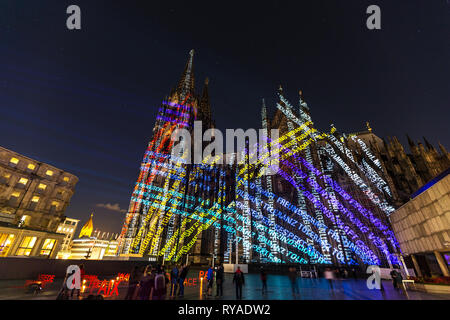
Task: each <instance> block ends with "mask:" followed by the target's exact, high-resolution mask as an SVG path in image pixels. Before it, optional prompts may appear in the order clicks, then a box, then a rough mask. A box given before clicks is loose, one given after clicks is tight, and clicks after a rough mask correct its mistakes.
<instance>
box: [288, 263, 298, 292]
mask: <svg viewBox="0 0 450 320" xmlns="http://www.w3.org/2000/svg"><path fill="white" fill-rule="evenodd" d="M297 276H298V275H297V269H296V268H295V267H290V268H289V272H288V277H289V281H290V282H291V289H292V295H293V296H295V295H296V294H300V292H299V290H298V283H297Z"/></svg>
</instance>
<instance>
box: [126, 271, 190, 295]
mask: <svg viewBox="0 0 450 320" xmlns="http://www.w3.org/2000/svg"><path fill="white" fill-rule="evenodd" d="M188 270H189V267H188V266H187V265H181V266H177V265H175V266H173V268H172V269H171V270H170V272H165V270H164V268H163V267H162V266H161V265H158V266H156V267H153V266H152V265H148V266H146V267H138V266H135V267H134V268H133V270H132V272H131V273H130V279H129V281H128V290H127V293H126V296H125V300H164V299H165V298H166V296H167V293H169V296H170V297H183V296H184V280H185V279H186V276H187V273H188Z"/></svg>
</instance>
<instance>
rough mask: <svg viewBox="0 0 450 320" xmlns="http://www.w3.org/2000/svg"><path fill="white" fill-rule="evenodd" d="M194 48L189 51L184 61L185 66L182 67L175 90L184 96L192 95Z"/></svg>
mask: <svg viewBox="0 0 450 320" xmlns="http://www.w3.org/2000/svg"><path fill="white" fill-rule="evenodd" d="M194 82H195V79H194V49H192V50H191V51H189V58H188V61H187V62H186V66H185V67H184V71H183V74H182V75H181V79H180V81H179V82H178V86H177V92H178V94H180V96H182V97H183V98H185V97H186V96H187V95H188V94H190V95H191V96H193V95H194V89H195V85H194Z"/></svg>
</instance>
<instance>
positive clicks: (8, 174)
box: [3, 172, 11, 179]
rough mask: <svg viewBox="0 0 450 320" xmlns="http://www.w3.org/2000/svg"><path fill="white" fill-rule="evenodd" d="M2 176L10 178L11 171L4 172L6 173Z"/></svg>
mask: <svg viewBox="0 0 450 320" xmlns="http://www.w3.org/2000/svg"><path fill="white" fill-rule="evenodd" d="M3 177H4V178H5V179H9V178H11V173H8V172H6V173H4V174H3Z"/></svg>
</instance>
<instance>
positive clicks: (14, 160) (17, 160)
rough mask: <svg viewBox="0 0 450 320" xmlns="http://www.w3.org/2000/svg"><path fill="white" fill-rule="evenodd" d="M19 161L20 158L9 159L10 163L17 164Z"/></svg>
mask: <svg viewBox="0 0 450 320" xmlns="http://www.w3.org/2000/svg"><path fill="white" fill-rule="evenodd" d="M18 163H19V159H17V158H11V159H9V164H12V165H14V166H16V165H17V164H18Z"/></svg>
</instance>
